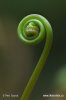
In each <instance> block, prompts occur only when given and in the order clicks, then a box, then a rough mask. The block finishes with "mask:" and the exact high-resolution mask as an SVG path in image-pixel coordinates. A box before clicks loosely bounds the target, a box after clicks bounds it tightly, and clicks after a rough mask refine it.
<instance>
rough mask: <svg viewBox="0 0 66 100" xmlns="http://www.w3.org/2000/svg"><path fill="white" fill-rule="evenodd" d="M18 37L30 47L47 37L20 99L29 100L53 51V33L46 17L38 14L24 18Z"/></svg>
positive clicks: (19, 26)
mask: <svg viewBox="0 0 66 100" xmlns="http://www.w3.org/2000/svg"><path fill="white" fill-rule="evenodd" d="M18 36H19V38H20V39H21V40H22V41H23V42H24V43H26V44H30V45H35V44H37V43H39V42H40V41H42V40H43V39H44V38H45V37H46V42H45V46H44V49H43V52H42V54H41V56H40V59H39V61H38V63H37V65H36V67H35V69H34V71H33V73H32V76H31V77H30V79H29V81H28V83H27V85H26V88H25V90H24V92H23V94H22V96H21V98H20V100H29V96H30V94H31V92H32V90H33V88H34V86H35V84H36V82H37V80H38V77H39V75H40V73H41V71H42V69H43V67H44V65H45V62H46V59H47V56H48V54H49V51H50V49H51V46H52V41H53V32H52V27H51V25H50V23H49V22H48V21H47V19H46V18H45V17H43V16H41V15H38V14H31V15H28V16H26V17H25V18H23V19H22V20H21V22H20V23H19V25H18Z"/></svg>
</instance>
